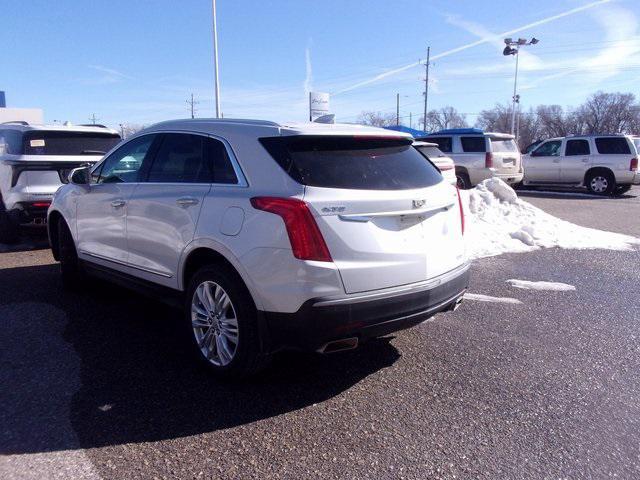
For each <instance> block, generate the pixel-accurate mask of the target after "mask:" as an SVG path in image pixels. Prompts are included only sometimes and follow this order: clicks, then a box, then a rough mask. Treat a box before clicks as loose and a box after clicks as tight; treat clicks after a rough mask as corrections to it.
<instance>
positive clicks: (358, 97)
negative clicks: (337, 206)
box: [0, 0, 640, 126]
mask: <svg viewBox="0 0 640 480" xmlns="http://www.w3.org/2000/svg"><path fill="white" fill-rule="evenodd" d="M0 9H1V12H2V13H1V17H0V18H2V19H3V20H2V27H1V28H0V42H1V44H2V45H3V48H2V49H0V65H2V68H0V90H5V91H6V92H7V102H8V106H14V107H41V108H43V109H44V111H45V121H47V122H51V121H53V120H70V121H72V122H73V123H86V122H87V121H88V119H89V116H90V115H91V114H92V113H95V114H96V116H97V117H98V118H99V119H100V122H102V123H106V124H108V125H112V126H116V125H118V124H119V123H123V122H125V123H141V124H148V123H152V122H155V121H160V120H164V119H168V118H181V117H186V116H187V115H188V111H187V104H186V99H187V98H188V96H189V95H190V94H191V93H194V95H195V97H196V100H198V101H199V102H200V103H199V105H198V106H197V116H212V114H213V108H214V106H213V67H212V41H211V38H212V33H211V2H210V1H209V0H184V1H181V2H176V1H169V0H136V1H132V0H128V1H124V0H109V1H106V0H105V1H81V0H56V1H55V2H51V1H50V0H22V1H18V0H4V1H2V2H1V3H0ZM639 17H640V2H638V1H637V0H635V1H634V0H610V1H600V2H590V1H588V0H587V1H584V0H581V1H577V0H553V1H547V0H543V1H535V2H532V1H526V2H524V1H513V0H511V1H502V0H499V1H491V2H489V1H487V2H479V1H469V0H462V1H453V2H452V1H449V0H447V1H444V0H431V1H424V0H422V1H420V0H395V1H391V0H323V1H322V2H320V1H311V0H298V1H294V0H277V1H268V0H261V1H258V0H251V1H250V0H218V27H219V46H220V83H221V99H222V110H223V112H224V114H225V116H228V117H245V118H246V117H249V118H266V119H274V120H304V119H305V118H306V116H307V100H306V98H307V97H306V91H308V89H312V90H317V91H326V92H330V93H332V94H333V95H332V100H331V106H332V110H333V111H334V113H336V115H337V118H338V120H343V121H354V120H355V118H356V116H357V115H358V113H359V112H361V111H362V110H379V111H384V112H395V96H396V93H400V95H401V115H402V116H403V119H404V120H405V122H406V123H408V120H409V119H408V115H409V113H410V112H411V113H413V116H414V121H415V119H416V118H417V117H418V116H419V115H420V113H421V111H422V91H423V83H422V82H421V78H423V75H424V68H423V67H421V66H419V65H417V62H418V60H419V59H424V58H425V56H426V47H427V45H430V46H431V52H432V56H433V57H435V60H434V63H435V65H434V66H433V67H432V69H431V83H430V94H429V106H430V108H437V107H441V106H445V105H453V106H454V107H456V108H457V109H458V110H459V111H461V112H464V113H467V114H468V120H469V121H470V122H471V123H473V121H474V120H475V116H474V114H476V113H477V112H479V111H480V110H481V109H483V108H486V107H490V106H492V105H493V104H495V103H496V102H501V103H506V102H508V101H510V97H511V89H512V82H513V70H514V59H513V57H503V56H502V54H501V51H502V48H503V44H502V40H501V39H502V38H503V35H502V34H503V33H505V32H513V33H512V34H510V35H509V36H513V37H518V36H523V37H527V38H530V37H531V36H535V37H537V38H539V39H540V43H539V44H538V45H535V46H531V47H526V49H525V50H524V51H523V52H522V54H521V58H520V62H521V63H520V65H521V75H520V81H519V85H520V86H521V89H520V92H519V93H520V94H521V97H522V105H523V107H524V108H527V107H528V106H529V105H536V104H539V103H557V104H561V105H565V106H566V105H577V104H579V103H581V102H582V101H583V100H584V99H585V98H586V97H587V96H588V95H589V94H590V93H592V92H594V91H596V90H605V91H630V92H633V93H635V94H636V95H638V96H640V26H639V24H638V21H639ZM523 27H524V28H523Z"/></svg>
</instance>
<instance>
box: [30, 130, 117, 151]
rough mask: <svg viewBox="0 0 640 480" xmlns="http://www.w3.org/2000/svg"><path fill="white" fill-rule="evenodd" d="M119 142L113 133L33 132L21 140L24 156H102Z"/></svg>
mask: <svg viewBox="0 0 640 480" xmlns="http://www.w3.org/2000/svg"><path fill="white" fill-rule="evenodd" d="M119 141H120V135H118V134H115V133H93V132H59V131H44V130H33V131H29V132H25V133H24V135H23V139H22V153H23V154H24V155H104V154H105V153H107V152H108V151H109V150H111V148H112V147H114V146H115V145H116V143H118V142H119Z"/></svg>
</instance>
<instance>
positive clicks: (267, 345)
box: [49, 119, 468, 372]
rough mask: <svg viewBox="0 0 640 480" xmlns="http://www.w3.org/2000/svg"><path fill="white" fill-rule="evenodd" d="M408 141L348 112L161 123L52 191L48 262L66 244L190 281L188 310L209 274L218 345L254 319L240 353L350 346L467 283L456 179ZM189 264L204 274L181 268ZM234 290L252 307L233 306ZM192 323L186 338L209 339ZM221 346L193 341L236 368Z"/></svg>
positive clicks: (219, 367)
mask: <svg viewBox="0 0 640 480" xmlns="http://www.w3.org/2000/svg"><path fill="white" fill-rule="evenodd" d="M411 143H412V139H411V137H410V136H408V135H406V134H401V133H397V132H389V131H386V130H381V129H376V128H369V127H360V126H353V125H327V124H323V125H320V124H276V123H273V122H264V121H253V120H206V119H202V120H200V119H199V120H190V121H171V122H164V123H160V124H157V125H154V126H152V127H150V128H148V129H146V130H144V131H143V132H140V133H139V134H138V135H136V136H135V137H132V138H131V139H128V140H127V142H125V143H123V144H121V146H120V147H119V148H117V149H116V150H114V151H113V152H111V153H110V154H109V155H107V156H106V157H105V159H104V160H103V161H102V162H101V163H99V164H98V165H96V167H94V168H93V170H92V171H91V175H90V177H91V178H90V180H89V178H88V176H87V175H88V172H86V171H83V170H78V171H76V172H74V175H73V179H74V180H73V182H74V183H73V184H70V185H67V186H64V187H63V188H61V189H60V190H59V191H58V193H57V194H56V196H55V198H54V201H53V204H52V206H51V208H50V210H49V219H50V226H49V232H50V236H51V240H52V245H53V250H54V254H55V255H56V257H57V258H61V259H62V265H63V273H64V272H65V271H74V272H75V273H77V269H76V270H73V269H72V270H69V269H68V268H67V270H65V268H66V267H65V264H66V265H67V266H68V265H72V266H74V265H77V263H74V262H75V258H76V257H74V256H73V255H71V256H70V257H68V258H66V257H65V255H66V253H65V252H67V253H68V252H69V251H71V252H72V253H73V252H75V255H76V256H77V259H78V262H80V263H79V265H80V266H82V267H86V268H87V269H89V270H90V271H96V270H98V272H96V273H100V274H108V275H120V276H125V277H126V278H131V279H135V281H136V282H144V285H145V286H150V287H153V288H163V289H165V296H166V297H167V298H169V297H172V296H174V295H177V296H178V297H180V296H181V295H184V294H185V293H186V295H187V298H190V297H191V296H193V302H196V303H194V304H193V305H191V307H192V308H193V309H194V310H193V312H196V313H194V315H196V314H197V315H200V313H199V312H200V310H201V309H202V308H203V307H207V308H208V307H209V306H210V307H212V311H215V312H214V313H216V314H219V313H220V312H219V311H218V310H217V309H218V307H220V308H222V306H218V307H216V306H215V305H209V306H207V305H204V303H207V302H208V303H211V304H213V303H216V302H215V301H214V300H216V299H212V298H207V295H208V294H212V292H211V291H208V290H207V289H210V288H214V290H215V292H213V294H215V295H218V294H219V295H220V296H221V297H220V298H225V299H226V300H225V302H227V306H225V307H224V308H225V309H226V310H225V312H226V313H225V315H231V313H230V312H231V310H229V308H231V307H228V304H229V299H230V303H231V305H232V307H233V311H234V312H233V315H234V316H235V317H234V318H233V319H232V320H229V321H233V322H234V324H235V326H234V327H233V328H234V331H233V332H232V336H233V337H234V339H235V340H236V343H235V344H225V345H226V346H227V347H229V348H230V350H233V349H234V348H240V347H239V345H241V344H239V343H237V335H238V331H237V329H238V323H240V335H242V329H243V328H244V329H245V330H246V331H248V332H249V333H248V334H250V333H251V331H252V329H254V328H255V329H257V330H260V329H266V330H267V331H268V338H263V339H262V340H261V342H260V343H261V345H262V346H261V347H260V348H261V350H260V351H256V352H251V353H247V352H244V353H242V354H239V355H241V356H246V357H247V358H248V357H251V358H253V359H254V360H256V359H257V357H258V356H260V355H262V356H265V355H267V354H269V353H271V352H272V351H275V350H277V349H279V348H289V347H298V348H311V349H319V350H321V351H331V350H335V349H343V348H350V347H353V346H355V345H354V342H355V344H357V342H358V340H359V339H360V338H366V337H368V336H377V335H379V334H383V333H384V332H388V331H393V330H396V329H398V328H405V327H406V326H410V325H412V324H415V323H418V322H419V321H422V320H424V319H426V318H428V317H430V316H432V315H433V313H434V312H436V311H440V310H446V309H449V308H454V307H455V306H456V305H457V303H458V302H459V300H460V298H461V297H462V294H463V292H464V290H465V288H466V286H467V282H468V263H467V260H466V257H465V253H464V239H463V235H462V231H463V219H462V218H461V214H462V206H461V203H460V198H459V195H458V193H457V192H456V189H455V188H453V187H452V186H451V185H450V184H448V183H447V182H445V181H443V179H442V176H441V175H440V174H439V173H438V171H437V170H436V169H435V168H434V167H433V166H432V165H431V164H430V163H429V162H426V161H425V159H424V157H422V156H421V154H420V153H418V152H417V151H416V150H415V149H414V148H413V147H412V146H411ZM85 177H86V178H85ZM67 226H68V230H69V234H68V237H67V236H66V235H67V234H66V230H65V228H67ZM65 242H67V243H66V244H65ZM65 245H66V246H65ZM63 247H64V248H63ZM207 268H209V270H207ZM211 268H213V270H214V271H213V272H212V271H210V269H211ZM201 270H202V271H204V272H205V273H203V275H204V274H208V275H210V276H212V278H217V280H215V283H216V285H217V287H214V286H212V282H214V280H213V279H212V280H207V281H202V282H200V284H198V285H195V284H194V282H196V280H197V279H198V278H199V277H198V275H199V273H198V272H199V271H201ZM216 271H221V272H222V274H221V275H223V277H224V278H218V277H216V275H217V273H216ZM207 272H209V273H207ZM230 278H231V280H230ZM220 282H221V283H220ZM200 287H202V289H200ZM218 287H219V290H217V288H218ZM244 289H246V296H244V294H243V293H238V291H239V290H243V291H244ZM220 290H221V291H222V293H220ZM207 292H208V293H207ZM201 295H202V296H203V297H202V298H204V300H206V302H203V303H202V304H200V303H197V302H198V301H200V299H201ZM224 295H226V297H225V296H224ZM227 297H228V298H227ZM216 301H217V300H216ZM248 304H254V305H255V309H256V310H257V313H256V314H255V315H254V314H251V313H246V312H245V313H242V312H241V310H243V309H244V308H245V306H246V305H248ZM214 307H215V308H214ZM247 308H248V307H247ZM205 313H206V317H207V318H206V320H207V321H208V322H213V321H217V320H215V319H211V318H209V317H210V313H207V312H205ZM189 314H190V312H187V315H189ZM260 318H262V319H264V321H263V320H260V321H259V320H258V319H260ZM204 320H205V319H199V317H198V322H204ZM195 321H196V320H194V322H195ZM259 322H264V323H260V325H257V324H258V323H259ZM242 324H244V325H245V326H244V327H243V326H242ZM254 324H255V325H254ZM208 325H212V324H211V323H209V324H208ZM215 325H217V326H218V327H219V328H220V330H221V331H222V330H224V328H223V325H222V324H220V325H218V324H215ZM215 325H214V326H215ZM258 326H260V328H258ZM198 328H199V330H198V332H196V329H195V327H194V333H195V338H196V340H197V341H200V340H203V339H204V340H203V341H205V343H206V342H207V341H209V340H211V341H213V339H211V338H209V337H206V338H205V337H202V338H200V337H199V335H200V336H202V335H205V333H203V330H202V328H204V327H198ZM216 328H217V327H216ZM207 331H209V330H207ZM260 331H262V330H260ZM216 332H217V330H216ZM223 333H224V332H223ZM227 333H228V332H227ZM253 333H255V335H256V336H259V335H262V333H259V332H258V333H256V332H253ZM248 334H247V335H248ZM216 335H218V333H216ZM221 335H222V334H221ZM251 335H253V334H251ZM252 338H253V337H252ZM199 339H200V340H199ZM223 340H224V342H226V341H227V340H229V338H227V339H226V340H225V339H223ZM232 340H233V339H232ZM217 341H218V337H216V342H217ZM232 343H233V342H232ZM223 346H224V345H223ZM205 347H206V345H205ZM205 347H202V349H206V348H205ZM245 348H246V347H245ZM212 349H214V350H216V353H211V351H212ZM224 350H225V349H224V348H223V347H221V346H218V345H216V346H212V347H211V349H209V351H208V352H209V353H208V354H211V355H213V357H211V358H207V359H205V360H207V364H208V365H209V366H211V367H212V368H213V369H214V370H215V371H217V372H220V371H225V369H230V370H235V369H238V370H247V369H248V367H247V365H245V364H244V363H243V362H245V360H244V359H242V358H240V359H237V358H238V357H237V356H236V355H235V353H234V352H235V350H234V351H233V352H231V351H230V352H225V351H224ZM221 352H222V354H223V355H222V356H219V354H220V353H221ZM202 353H203V354H204V353H205V352H204V351H203V350H202ZM227 353H229V355H227ZM208 354H207V355H208ZM223 357H224V358H223ZM254 357H255V358H254ZM236 359H237V360H236ZM216 362H217V364H216ZM225 362H226V363H225ZM234 362H235V363H234Z"/></svg>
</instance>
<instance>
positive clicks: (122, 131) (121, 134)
mask: <svg viewBox="0 0 640 480" xmlns="http://www.w3.org/2000/svg"><path fill="white" fill-rule="evenodd" d="M120 138H124V123H121V124H120Z"/></svg>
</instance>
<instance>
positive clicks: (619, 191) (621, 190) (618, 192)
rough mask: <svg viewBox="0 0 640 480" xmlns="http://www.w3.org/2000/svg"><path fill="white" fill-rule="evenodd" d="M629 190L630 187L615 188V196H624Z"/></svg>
mask: <svg viewBox="0 0 640 480" xmlns="http://www.w3.org/2000/svg"><path fill="white" fill-rule="evenodd" d="M629 190H631V185H620V186H618V187H617V188H616V195H624V194H625V193H627V192H628V191H629Z"/></svg>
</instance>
